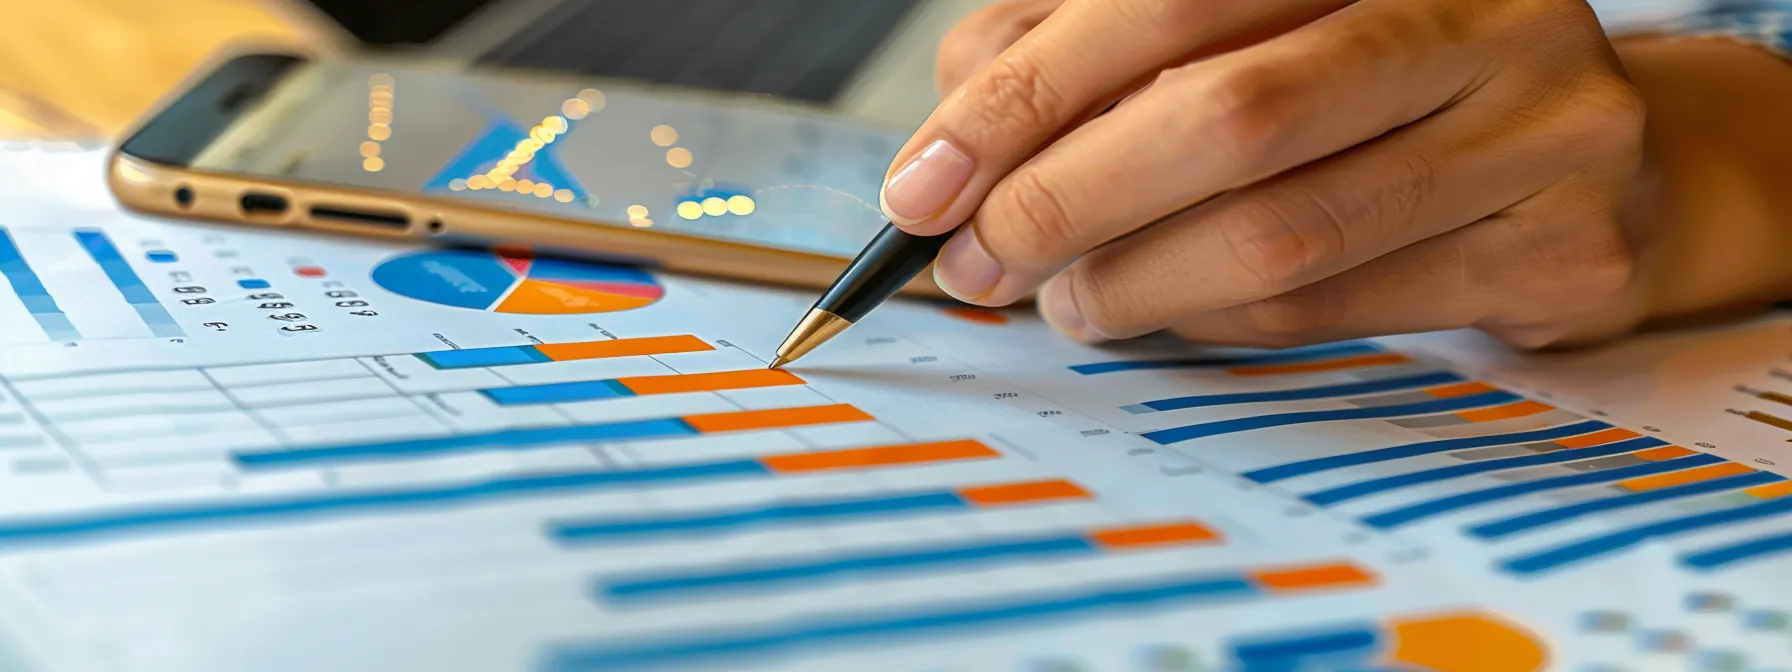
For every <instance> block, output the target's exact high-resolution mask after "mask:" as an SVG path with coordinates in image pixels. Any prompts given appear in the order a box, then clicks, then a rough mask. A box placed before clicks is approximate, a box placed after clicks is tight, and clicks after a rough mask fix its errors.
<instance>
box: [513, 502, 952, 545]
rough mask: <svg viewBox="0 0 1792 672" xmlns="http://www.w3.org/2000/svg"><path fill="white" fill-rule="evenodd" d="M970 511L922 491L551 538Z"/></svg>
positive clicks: (557, 532) (611, 523)
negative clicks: (922, 512) (944, 511)
mask: <svg viewBox="0 0 1792 672" xmlns="http://www.w3.org/2000/svg"><path fill="white" fill-rule="evenodd" d="M969 508H971V505H970V504H969V503H968V502H966V501H965V500H964V498H963V497H960V496H958V493H956V492H951V491H941V492H919V493H907V494H901V495H884V496H880V497H861V498H857V499H838V500H831V501H808V502H785V503H778V504H770V505H766V506H760V507H753V508H746V509H724V510H715V511H702V512H696V513H691V514H685V515H679V516H660V517H654V518H621V519H596V520H568V521H556V522H551V523H548V536H550V537H553V539H554V540H555V541H558V542H560V543H562V544H571V543H591V542H594V541H603V540H608V539H614V538H633V537H638V536H643V535H658V534H691V533H707V532H715V531H721V530H733V529H742V528H759V527H777V526H781V525H789V524H793V523H804V522H813V521H822V520H850V519H855V518H867V517H877V516H887V515H891V514H896V513H915V512H919V511H936V510H948V511H950V510H960V509H969Z"/></svg>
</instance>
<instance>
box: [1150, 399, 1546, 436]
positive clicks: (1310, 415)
mask: <svg viewBox="0 0 1792 672" xmlns="http://www.w3.org/2000/svg"><path fill="white" fill-rule="evenodd" d="M1522 399H1523V397H1520V396H1518V395H1516V394H1512V393H1511V392H1498V391H1496V392H1482V393H1480V394H1471V395H1467V396H1462V397H1455V398H1451V399H1438V400H1436V401H1426V402H1420V403H1417V404H1399V405H1396V406H1375V407H1371V408H1347V409H1341V410H1335V411H1306V412H1303V413H1279V414H1275V415H1257V416H1251V417H1248V418H1236V419H1233V420H1220V421H1218V422H1204V423H1201V424H1198V425H1188V426H1184V427H1172V428H1170V429H1160V430H1157V431H1155V432H1145V433H1144V434H1141V435H1140V436H1143V437H1145V438H1147V439H1151V440H1152V441H1156V442H1158V443H1160V444H1164V445H1169V444H1172V443H1180V442H1183V441H1191V440H1194V439H1200V438H1206V437H1209V436H1218V435H1220V434H1234V433H1237V432H1248V431H1251V430H1257V429H1267V428H1270V427H1285V426H1288V425H1302V424H1307V423H1314V422H1335V421H1339V420H1367V419H1372V418H1397V417H1401V416H1407V415H1425V414H1429V413H1447V412H1450V411H1464V410H1468V409H1471V408H1480V407H1483V406H1494V405H1498V404H1505V403H1510V402H1514V401H1520V400H1522Z"/></svg>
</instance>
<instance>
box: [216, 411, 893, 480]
mask: <svg viewBox="0 0 1792 672" xmlns="http://www.w3.org/2000/svg"><path fill="white" fill-rule="evenodd" d="M870 420H872V417H871V416H870V415H868V414H866V413H865V412H864V411H861V410H859V409H857V408H855V407H853V406H850V405H847V404H833V405H829V406H804V407H798V408H780V409H773V410H765V411H732V412H727V413H710V414H704V415H687V416H682V417H675V418H655V419H650V420H630V421H624V422H609V423H598V424H588V425H572V426H567V427H540V428H532V429H506V430H499V431H494V432H480V433H476V434H459V435H454V436H446V437H432V438H424V439H404V440H397V441H376V442H370V443H352V444H344V445H334V446H316V447H310V448H292V449H279V450H266V451H243V452H238V453H234V454H232V455H231V457H232V459H233V460H234V461H235V462H236V464H237V466H239V467H241V468H243V469H269V468H281V467H292V466H315V465H320V464H332V463H342V462H354V461H362V460H388V459H405V458H420V457H431V456H439V455H450V454H455V453H465V452H473V451H480V450H524V449H529V448H533V447H540V446H549V445H555V444H567V443H590V442H599V441H641V440H649V439H669V438H677V437H686V436H696V435H700V434H714V433H718V432H741V431H751V430H760V429H788V428H793V427H807V426H812V425H828V424H837V423H847V422H867V421H870Z"/></svg>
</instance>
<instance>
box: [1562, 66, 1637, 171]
mask: <svg viewBox="0 0 1792 672" xmlns="http://www.w3.org/2000/svg"><path fill="white" fill-rule="evenodd" d="M1568 105H1569V110H1568V113H1567V114H1566V115H1564V118H1565V120H1566V122H1567V123H1568V124H1569V125H1570V126H1571V128H1570V131H1569V133H1570V135H1571V138H1570V145H1571V147H1573V148H1577V149H1581V150H1583V151H1589V152H1593V153H1598V154H1609V153H1611V152H1613V151H1614V150H1618V151H1621V152H1622V153H1623V154H1624V155H1627V156H1629V155H1635V156H1637V157H1640V153H1641V149H1642V145H1643V134H1644V129H1645V126H1646V125H1647V124H1648V107H1647V105H1645V103H1644V101H1643V96H1642V93H1641V92H1640V91H1638V90H1637V87H1636V85H1634V84H1631V83H1630V82H1629V81H1626V80H1624V79H1622V78H1620V77H1617V76H1615V75H1614V76H1611V77H1602V78H1600V79H1598V80H1596V81H1594V82H1591V83H1587V84H1583V85H1582V86H1580V87H1579V88H1578V90H1576V91H1575V92H1574V93H1573V94H1572V96H1571V97H1570V99H1569V103H1568Z"/></svg>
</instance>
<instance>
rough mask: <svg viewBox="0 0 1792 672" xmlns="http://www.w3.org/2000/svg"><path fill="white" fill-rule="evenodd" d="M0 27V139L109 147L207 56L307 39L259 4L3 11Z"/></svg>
mask: <svg viewBox="0 0 1792 672" xmlns="http://www.w3.org/2000/svg"><path fill="white" fill-rule="evenodd" d="M0 26H5V29H4V35H5V39H0V137H43V136H79V135H86V136H89V137H91V136H95V135H98V136H107V137H109V136H112V135H115V134H117V133H119V132H121V131H123V130H124V129H125V128H127V127H128V125H129V124H130V123H131V122H132V121H133V120H134V119H136V118H137V116H138V115H139V114H141V113H142V112H143V111H144V110H145V109H147V108H149V107H150V106H151V105H154V104H155V102H156V101H157V100H158V99H159V98H160V97H161V96H162V95H163V93H164V92H166V91H168V90H169V89H170V88H171V87H173V86H174V85H175V84H177V83H178V82H180V81H181V79H182V78H184V77H186V76H187V74H188V73H189V72H191V71H192V70H193V69H194V68H195V67H197V66H198V65H199V64H200V63H202V62H204V61H205V59H206V58H207V57H208V56H209V55H210V54H212V53H213V52H214V51H216V50H217V49H219V48H222V47H224V46H225V45H228V44H231V43H235V42H239V41H250V42H268V43H276V44H293V43H296V42H297V41H299V40H302V39H306V38H307V37H310V36H312V35H314V34H315V33H314V32H312V31H309V30H307V29H306V28H304V27H303V21H302V20H300V18H299V17H298V15H296V14H294V13H292V12H290V11H286V9H285V8H283V7H280V6H277V5H273V4H271V3H268V2H263V1H260V0H164V1H162V2H142V1H141V0H61V1H60V2H9V3H4V5H3V6H0Z"/></svg>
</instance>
